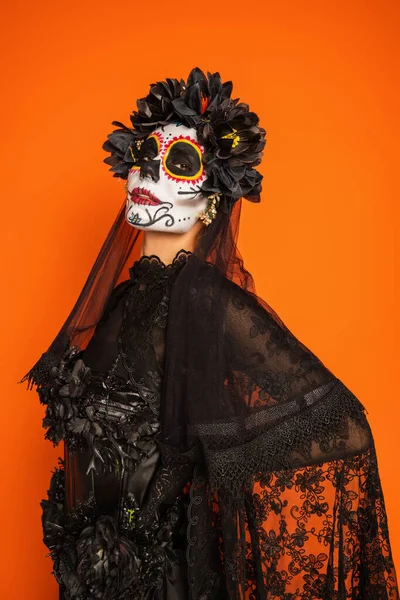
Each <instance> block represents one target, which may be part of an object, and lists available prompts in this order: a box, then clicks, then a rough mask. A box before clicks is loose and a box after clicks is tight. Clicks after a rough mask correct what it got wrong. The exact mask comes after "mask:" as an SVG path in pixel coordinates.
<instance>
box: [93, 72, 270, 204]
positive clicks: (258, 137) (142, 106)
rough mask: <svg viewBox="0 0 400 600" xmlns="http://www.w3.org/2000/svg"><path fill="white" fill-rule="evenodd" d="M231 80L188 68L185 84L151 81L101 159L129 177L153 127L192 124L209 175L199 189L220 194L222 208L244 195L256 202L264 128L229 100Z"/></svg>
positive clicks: (246, 109) (119, 174)
mask: <svg viewBox="0 0 400 600" xmlns="http://www.w3.org/2000/svg"><path fill="white" fill-rule="evenodd" d="M231 93H232V82H231V81H227V82H225V83H222V81H221V77H220V75H219V73H209V72H208V73H207V77H206V76H205V74H204V73H203V72H202V71H201V70H200V69H199V68H198V67H196V68H194V69H192V71H191V72H190V74H189V77H188V80H187V83H185V82H184V81H183V80H182V79H181V80H180V81H178V80H177V79H167V80H166V81H159V82H157V83H155V84H152V85H151V86H150V92H149V94H148V95H147V96H146V97H145V98H140V99H139V100H137V103H136V104H137V110H136V111H133V112H132V114H131V116H130V120H131V124H132V127H127V126H126V125H124V124H123V123H120V122H119V121H113V122H112V124H113V125H115V126H117V127H118V128H119V129H116V130H114V131H113V132H112V133H110V134H109V135H108V136H107V140H106V141H105V142H104V144H103V149H104V150H106V151H107V152H109V153H110V156H108V157H107V158H105V159H104V162H105V163H106V164H108V165H111V169H110V171H112V172H113V173H114V177H120V178H122V179H127V177H128V173H129V170H130V168H131V167H132V165H133V164H134V163H135V162H136V160H137V157H138V152H139V148H140V143H141V140H143V139H144V138H145V137H147V136H148V135H149V134H150V133H151V132H152V131H153V130H154V129H156V128H157V127H162V126H164V125H168V124H170V123H176V122H179V123H181V124H183V125H186V126H187V127H194V128H195V129H196V131H197V136H198V140H199V142H200V143H201V144H202V145H203V146H204V149H205V150H204V156H203V162H204V169H205V173H206V175H207V178H206V179H205V181H204V183H203V184H202V185H201V188H200V191H201V192H202V193H205V194H207V195H208V194H213V193H220V194H222V196H223V198H224V205H225V207H227V206H229V205H232V204H233V203H234V202H235V201H236V200H238V199H239V198H241V197H243V198H246V199H247V200H250V201H251V202H259V201H260V192H261V180H262V175H261V174H260V173H259V172H258V171H257V170H256V169H255V168H254V167H256V166H257V165H258V164H259V163H260V162H261V157H262V153H263V148H264V146H265V142H266V140H265V136H266V132H265V130H264V129H262V128H261V127H259V125H258V121H259V119H258V116H257V115H256V114H255V113H254V112H250V111H249V106H248V105H247V104H245V103H244V102H239V99H238V98H236V99H232V98H231Z"/></svg>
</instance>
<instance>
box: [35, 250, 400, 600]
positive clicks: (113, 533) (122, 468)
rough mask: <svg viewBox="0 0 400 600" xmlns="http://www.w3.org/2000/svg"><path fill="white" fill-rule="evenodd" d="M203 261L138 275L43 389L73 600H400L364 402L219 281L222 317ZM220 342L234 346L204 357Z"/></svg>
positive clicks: (50, 532)
mask: <svg viewBox="0 0 400 600" xmlns="http://www.w3.org/2000/svg"><path fill="white" fill-rule="evenodd" d="M192 257H193V255H192V256H191V255H190V253H187V252H185V251H180V252H179V253H178V254H177V255H176V257H175V258H174V260H173V262H172V263H171V264H170V265H164V264H163V263H162V262H161V261H160V259H159V258H158V257H155V256H153V257H142V258H141V259H139V260H137V261H136V262H135V263H134V265H133V267H132V268H131V269H130V278H129V279H128V280H127V281H124V282H123V283H121V284H120V285H118V286H117V287H116V288H115V290H114V292H113V293H112V295H111V298H110V301H109V303H108V305H107V307H106V310H105V313H104V316H103V318H102V320H101V321H100V323H99V324H98V326H97V328H96V330H95V333H94V335H93V337H92V339H91V341H90V343H89V345H88V346H87V348H86V349H85V350H84V351H80V350H78V349H76V348H73V347H72V348H71V347H68V348H67V349H66V352H65V354H64V357H63V359H62V360H61V362H60V363H59V364H58V366H55V367H54V366H53V367H52V369H51V372H50V381H47V379H46V382H45V383H42V384H41V385H40V386H39V387H38V392H39V395H40V398H41V401H42V402H43V404H45V406H46V414H45V419H44V426H45V427H46V428H47V434H46V436H47V437H48V438H49V439H50V440H52V441H53V442H54V443H58V442H60V441H61V440H63V441H64V443H65V456H64V460H63V461H62V462H61V464H60V466H59V468H58V469H56V470H55V472H54V474H53V477H52V481H51V485H50V489H49V494H48V499H47V500H43V502H42V507H43V528H44V541H45V543H46V545H47V546H48V548H49V549H50V552H51V556H52V559H53V564H54V574H55V576H56V578H57V581H58V582H59V584H60V594H61V598H62V599H63V600H95V599H98V600H105V599H107V600H139V599H145V600H161V599H162V600H184V599H185V600H231V599H232V600H233V599H234V600H300V599H302V600H312V599H318V600H331V599H332V600H333V599H335V600H345V599H349V600H367V599H368V600H389V598H390V599H394V598H398V597H399V593H398V586H397V581H396V572H395V568H394V564H393V559H392V554H391V548H390V542H389V531H388V522H387V517H386V512H385V504H384V498H383V492H382V488H381V483H380V478H379V471H378V463H377V458H376V453H375V447H374V442H373V438H372V433H371V430H370V427H369V424H368V421H367V419H366V416H365V413H364V407H363V406H362V404H361V402H360V401H359V400H358V399H357V398H356V397H355V395H354V394H353V393H352V392H351V391H350V390H349V389H348V388H347V387H346V385H345V384H344V383H343V382H341V381H340V380H339V379H338V378H337V377H335V376H334V374H333V373H332V372H331V371H329V369H327V368H326V367H325V366H324V365H323V363H322V362H321V361H320V360H319V359H318V358H317V357H316V356H315V355H314V354H313V353H312V352H311V351H310V350H308V349H307V348H306V347H305V346H304V345H303V344H302V343H301V342H300V341H299V340H298V339H297V338H296V337H295V336H294V335H293V334H292V333H291V332H290V331H289V330H288V329H287V328H286V327H285V325H284V324H283V323H282V321H281V320H280V319H279V317H278V316H277V315H276V314H275V313H274V312H273V311H272V310H268V311H266V310H264V308H263V307H262V306H260V305H259V304H258V303H257V302H255V301H254V299H253V298H252V297H251V295H247V294H245V293H244V291H243V290H241V288H239V287H238V286H234V285H232V284H231V283H229V282H227V283H226V284H225V281H223V286H222V293H221V294H220V295H219V296H218V297H219V299H222V302H221V303H220V304H219V303H217V302H216V301H215V297H216V296H215V290H216V289H218V287H217V286H216V285H215V282H216V281H217V283H218V281H219V279H217V278H219V277H220V276H219V275H216V273H217V272H216V271H215V270H214V269H210V267H208V266H204V269H202V271H201V277H199V278H198V279H197V282H198V285H197V287H194V286H193V279H192V278H191V277H190V269H189V267H190V263H191V258H192ZM185 265H186V267H187V269H184V270H183V271H182V268H183V267H184V266H185ZM178 274H180V277H179V280H181V279H182V277H183V276H185V277H187V279H188V280H189V283H190V299H191V303H190V306H191V311H192V312H189V315H188V318H187V320H186V325H187V327H189V326H191V329H188V330H185V336H184V340H183V341H184V343H183V344H182V345H180V344H179V341H180V340H179V338H180V336H182V332H181V329H180V327H179V326H177V321H176V315H177V313H178V312H179V310H177V309H176V303H175V305H174V299H175V298H176V294H177V290H178V291H180V290H179V287H178V286H179V281H178V282H177V285H176V286H175V287H174V283H175V282H176V279H177V275H178ZM210 281H211V282H212V285H210ZM225 286H226V290H227V293H226V295H225ZM184 305H185V304H184ZM174 306H175V308H174ZM179 308H180V307H179ZM216 313H217V316H218V318H217V317H216V316H215V314H216ZM174 316H175V321H174ZM167 318H168V327H167ZM181 323H182V319H180V318H179V319H178V324H179V325H180V324H181ZM217 327H220V328H222V329H223V330H224V332H225V334H226V335H224V336H222V339H223V340H224V345H223V346H222V345H221V344H218V343H214V344H213V345H212V346H211V345H210V346H206V345H205V343H204V339H203V331H206V330H207V328H209V331H206V333H207V335H206V336H205V338H206V339H207V340H212V339H213V334H214V333H215V329H216V328H217ZM188 331H190V334H188ZM186 339H189V340H190V344H188V345H187V346H186V345H185V343H186ZM216 339H218V337H217V336H216ZM166 348H167V349H168V351H166ZM177 348H178V349H180V350H181V349H182V348H183V349H184V352H186V353H189V354H190V356H189V359H188V360H187V361H185V356H184V355H183V354H182V353H181V354H179V353H178V355H177V353H176V349H177ZM221 356H222V358H221ZM218 360H219V363H218V366H217V368H215V364H216V363H217V361H218ZM219 365H222V368H220V366H219ZM166 373H168V377H166V376H164V374H166ZM188 374H189V375H190V379H191V380H192V383H193V382H194V383H193V384H192V385H191V387H190V389H187V379H188V377H187V375H188ZM161 398H162V402H161ZM166 398H167V399H168V401H165V399H166ZM188 406H189V408H190V411H189V413H188V414H189V416H190V417H191V421H190V425H191V427H192V430H194V434H191V435H193V440H194V444H188V445H187V447H186V446H185V447H184V448H183V449H182V450H179V451H176V447H175V446H174V444H169V443H168V444H167V442H169V438H168V436H165V433H166V432H169V433H170V434H174V433H175V432H178V433H179V431H180V425H181V424H182V420H183V417H182V415H185V411H188ZM184 431H187V429H184Z"/></svg>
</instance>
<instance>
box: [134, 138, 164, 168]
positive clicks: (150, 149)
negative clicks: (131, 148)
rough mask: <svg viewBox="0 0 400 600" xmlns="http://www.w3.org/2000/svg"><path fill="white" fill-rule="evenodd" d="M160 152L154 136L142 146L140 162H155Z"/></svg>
mask: <svg viewBox="0 0 400 600" xmlns="http://www.w3.org/2000/svg"><path fill="white" fill-rule="evenodd" d="M158 152H159V147H158V144H157V141H156V138H155V137H153V136H150V137H148V138H147V139H146V140H145V141H144V142H143V144H142V145H141V146H140V150H139V158H138V160H139V161H144V162H148V161H149V160H154V159H155V157H156V156H157V154H158Z"/></svg>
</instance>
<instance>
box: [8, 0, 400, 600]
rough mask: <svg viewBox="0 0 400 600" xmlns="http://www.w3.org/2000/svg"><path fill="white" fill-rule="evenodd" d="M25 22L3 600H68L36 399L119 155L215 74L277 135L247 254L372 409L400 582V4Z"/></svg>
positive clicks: (14, 61) (30, 9) (236, 8)
mask: <svg viewBox="0 0 400 600" xmlns="http://www.w3.org/2000/svg"><path fill="white" fill-rule="evenodd" d="M8 4H9V6H8V7H7V9H3V15H2V18H1V19H0V21H1V23H2V25H1V27H2V29H3V31H2V32H1V36H0V40H1V42H0V43H1V44H2V46H3V48H2V49H1V54H0V55H1V61H2V81H3V83H5V86H3V92H2V96H1V102H2V108H1V111H0V114H1V117H2V126H1V133H2V144H1V146H2V149H1V152H2V158H1V163H0V164H1V167H2V169H3V173H2V179H1V188H2V204H1V208H0V218H1V243H2V244H4V248H2V251H1V252H2V253H1V257H2V260H1V269H2V277H1V280H2V283H3V285H2V295H1V299H2V302H3V307H2V312H1V314H2V319H3V322H2V357H1V367H2V378H1V382H2V408H1V427H2V432H1V437H0V439H1V450H0V459H1V462H2V465H1V485H2V490H1V501H2V503H4V506H3V507H2V509H1V512H0V515H1V525H0V530H1V538H2V539H1V543H0V546H1V550H2V551H3V552H4V554H5V556H3V557H2V558H1V561H0V564H1V570H2V575H1V586H2V588H4V589H1V590H0V595H1V597H2V598H5V599H7V600H14V599H15V600H17V599H18V600H22V599H24V600H39V599H40V600H50V599H54V600H55V599H56V585H55V582H54V581H53V578H52V576H51V575H50V572H51V563H50V559H48V558H45V555H46V548H45V547H44V546H43V544H42V541H41V538H42V532H41V523H40V508H39V501H40V499H41V498H42V497H44V496H45V494H46V490H47V487H48V483H49V478H50V470H51V469H52V468H53V467H54V466H55V464H56V462H57V457H58V456H59V455H60V454H61V448H56V449H53V448H52V446H51V445H50V443H49V442H45V441H44V439H43V435H44V430H43V429H42V428H41V419H42V416H43V408H42V407H41V406H40V405H39V401H38V398H37V396H36V394H35V393H34V392H27V391H26V390H25V387H24V386H22V385H21V386H17V385H16V382H17V380H19V379H20V378H21V376H22V375H23V374H24V373H25V372H26V371H27V369H28V368H29V367H30V366H31V365H32V363H33V362H34V361H35V360H36V359H37V358H38V356H39V355H40V353H41V352H42V351H44V350H45V349H46V348H47V346H48V344H49V343H50V341H51V340H52V339H53V337H54V335H55V334H56V333H57V331H58V329H59V327H60V326H61V324H62V322H63V321H64V319H65V317H66V316H67V314H68V312H69V310H70V308H71V307H72V304H73V302H74V301H75V299H76V297H77V295H78V292H79V291H80V289H81V287H82V285H83V283H84V281H85V278H86V276H87V274H88V271H89V269H90V267H91V265H92V263H93V261H94V258H95V256H96V254H97V251H98V249H99V247H100V245H101V243H102V241H103V239H104V238H105V236H106V233H107V231H108V229H109V227H110V225H111V222H112V221H113V219H114V217H115V215H116V213H117V210H118V208H119V206H120V204H121V202H122V200H123V197H124V192H123V182H121V181H120V180H117V179H114V178H113V177H112V175H111V173H109V172H108V167H107V166H106V165H104V164H103V163H102V160H103V158H104V157H105V156H106V155H105V153H104V151H103V150H102V149H101V145H102V143H103V141H104V140H105V137H106V134H107V133H109V132H110V131H111V130H112V129H113V127H112V126H111V121H112V120H120V121H123V122H125V123H129V114H130V112H131V111H132V110H133V108H134V107H135V99H136V98H137V97H138V96H139V97H140V96H143V95H145V94H146V93H147V90H148V86H149V84H150V83H151V82H154V81H156V80H158V79H164V78H165V77H167V76H170V77H178V78H179V77H186V76H187V74H188V72H189V70H190V68H191V67H193V66H196V65H197V66H200V67H201V68H202V69H204V70H210V71H216V70H218V71H220V73H221V75H222V77H223V79H225V80H227V79H233V81H234V97H237V96H240V97H241V98H242V99H243V100H244V101H246V102H248V103H249V104H250V106H251V108H252V109H254V110H255V111H256V112H257V113H259V115H260V120H261V123H262V125H263V126H264V127H265V128H266V130H267V135H268V141H267V146H266V151H265V157H264V162H263V165H262V172H263V174H264V189H263V198H262V204H260V205H255V206H253V205H250V203H247V202H244V207H243V213H242V216H243V218H242V231H241V239H240V241H241V250H242V253H243V255H244V257H245V259H246V266H247V267H248V268H249V269H250V270H251V271H252V272H253V275H254V276H255V279H256V282H257V286H258V292H259V293H260V294H261V295H262V296H263V297H264V298H265V299H266V300H267V301H268V302H269V303H270V304H271V306H272V307H273V308H274V309H275V310H276V311H277V312H278V314H279V315H280V316H281V318H282V319H283V320H284V321H285V322H286V324H287V325H288V326H289V328H291V329H292V331H293V332H294V333H295V334H296V335H297V337H299V338H300V339H301V340H302V341H303V342H304V343H305V344H306V345H307V346H308V347H310V348H311V349H312V350H313V351H314V352H315V353H316V354H317V355H318V356H319V357H320V358H321V360H322V361H323V362H324V363H325V364H326V365H327V366H328V367H329V368H330V369H331V370H333V371H334V372H335V374H336V375H337V376H338V377H339V378H340V379H342V381H344V383H346V385H348V387H350V389H351V390H352V391H354V393H355V394H356V395H357V396H358V397H359V398H360V399H361V401H362V402H363V404H364V405H365V406H366V407H367V409H368V413H369V419H370V422H371V425H372V428H373V431H374V436H375V442H376V446H377V450H378V456H379V460H380V473H381V479H382V484H383V488H384V492H385V499H386V507H387V513H388V519H389V528H390V534H391V542H392V548H393V552H394V558H395V562H396V564H397V566H398V569H400V513H399V511H398V510H396V509H398V507H399V501H398V497H399V475H400V468H399V449H398V448H399V447H398V443H399V439H400V434H399V429H398V420H399V417H400V408H399V401H398V390H397V385H396V384H397V374H398V372H399V347H398V339H399V317H398V311H397V310H396V309H397V308H398V306H399V297H398V270H397V267H398V259H399V246H398V238H397V239H396V233H395V232H396V227H398V224H399V220H398V212H397V210H398V208H397V204H398V201H399V183H398V172H399V169H398V161H399V152H398V143H399V139H400V131H399V106H398V102H399V85H398V84H399V72H398V68H399V64H400V56H399V54H400V51H399V49H400V43H399V33H400V28H399V13H400V5H399V3H398V1H397V0H396V1H394V0H393V1H388V0H364V1H361V0H352V1H351V2H348V1H347V0H346V1H343V0H339V1H338V0H336V1H335V2H328V1H321V0H316V1H307V0H303V1H302V2H296V1H293V2H285V1H283V2H277V1H274V2H265V1H262V0H259V1H258V2H254V1H253V2H244V1H243V2H234V1H233V0H223V1H221V0H217V1H215V2H198V3H197V2H196V3H194V2H192V3H190V2H189V3H188V2H181V3H177V2H173V1H172V2H171V1H169V2H159V1H158V0H157V1H155V0H153V1H145V0H143V1H142V2H140V3H139V2H135V1H132V0H131V1H129V2H127V1H125V0H120V1H119V2H115V3H112V2H102V1H100V0H96V1H94V0H90V1H86V2H85V1H83V2H78V1H76V0H74V1H70V2H65V1H58V2H54V1H53V2H44V1H43V0H37V1H36V2H28V1H25V2H21V1H17V2H15V1H14V2H13V3H12V7H11V3H8ZM81 4H82V6H81ZM192 20H193V21H192ZM4 384H5V386H4ZM399 575H400V573H399Z"/></svg>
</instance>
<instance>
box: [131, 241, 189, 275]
mask: <svg viewBox="0 0 400 600" xmlns="http://www.w3.org/2000/svg"><path fill="white" fill-rule="evenodd" d="M191 254H192V252H191V251H190V250H184V249H183V248H182V249H181V250H179V251H178V252H177V253H176V255H175V257H174V258H173V260H172V262H171V263H170V264H166V263H164V262H163V261H162V260H161V258H160V257H159V256H157V254H149V255H147V254H143V255H142V256H141V257H140V258H139V259H138V260H136V261H135V262H134V263H133V265H132V267H131V268H130V269H129V275H130V277H131V279H133V280H135V279H139V278H140V277H142V276H144V275H146V274H151V275H152V276H160V277H169V276H170V275H172V274H174V273H176V272H178V271H180V270H181V268H182V267H183V266H184V265H185V264H186V262H187V260H188V258H189V256H190V255H191Z"/></svg>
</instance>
